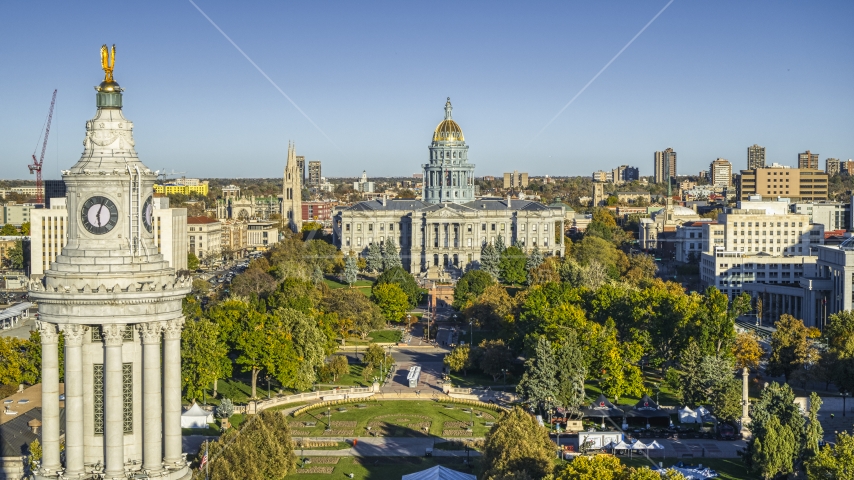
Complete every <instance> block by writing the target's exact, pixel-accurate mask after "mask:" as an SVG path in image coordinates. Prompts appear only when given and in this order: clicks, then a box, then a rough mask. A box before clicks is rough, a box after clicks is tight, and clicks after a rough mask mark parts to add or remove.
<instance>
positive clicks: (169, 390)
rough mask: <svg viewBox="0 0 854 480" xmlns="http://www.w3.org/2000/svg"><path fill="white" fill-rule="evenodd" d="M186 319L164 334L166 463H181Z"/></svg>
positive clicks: (168, 325) (169, 325) (173, 322)
mask: <svg viewBox="0 0 854 480" xmlns="http://www.w3.org/2000/svg"><path fill="white" fill-rule="evenodd" d="M183 324H184V319H177V320H170V321H168V322H166V326H165V329H164V330H163V443H164V447H165V448H164V459H163V460H164V462H165V463H167V464H175V463H178V462H180V461H181V327H182V325H183Z"/></svg>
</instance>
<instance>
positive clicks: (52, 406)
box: [37, 322, 60, 474]
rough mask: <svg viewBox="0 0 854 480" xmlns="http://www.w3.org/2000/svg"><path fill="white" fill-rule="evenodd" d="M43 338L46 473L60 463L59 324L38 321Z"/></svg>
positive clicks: (43, 464) (54, 471) (57, 467)
mask: <svg viewBox="0 0 854 480" xmlns="http://www.w3.org/2000/svg"><path fill="white" fill-rule="evenodd" d="M37 325H38V329H39V335H40V336H41V341H42V438H41V444H42V464H41V472H42V474H52V473H56V471H57V470H59V468H60V463H59V347H58V345H59V334H58V333H57V331H56V325H54V324H52V323H47V322H38V323H37Z"/></svg>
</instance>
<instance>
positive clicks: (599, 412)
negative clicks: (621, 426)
mask: <svg viewBox="0 0 854 480" xmlns="http://www.w3.org/2000/svg"><path fill="white" fill-rule="evenodd" d="M581 413H583V414H584V416H585V417H589V418H600V419H602V423H604V422H605V419H606V418H608V419H611V420H616V419H622V418H623V417H625V415H626V414H625V412H623V411H622V410H620V409H619V408H617V407H616V405H614V404H613V403H611V402H610V401H609V400H608V398H606V397H605V395H602V394H599V398H597V399H596V401H594V402H593V403H591V404H590V405H589V406H588V407H586V408H582V409H581Z"/></svg>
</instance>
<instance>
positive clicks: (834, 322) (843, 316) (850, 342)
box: [823, 310, 854, 393]
mask: <svg viewBox="0 0 854 480" xmlns="http://www.w3.org/2000/svg"><path fill="white" fill-rule="evenodd" d="M828 320H829V323H828V325H827V326H826V327H825V329H824V342H825V343H826V344H827V352H826V353H825V355H824V356H825V357H827V359H826V360H825V362H823V363H825V364H826V370H827V371H828V374H829V375H828V377H829V379H830V380H831V381H833V383H834V384H835V385H836V386H837V387H838V388H839V389H840V390H842V391H846V392H849V393H850V392H854V311H851V310H846V311H842V312H837V313H834V314H833V315H830V317H829V318H828Z"/></svg>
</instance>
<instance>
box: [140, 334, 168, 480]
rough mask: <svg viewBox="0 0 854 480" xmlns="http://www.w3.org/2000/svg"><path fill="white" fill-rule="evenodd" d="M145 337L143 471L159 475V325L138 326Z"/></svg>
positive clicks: (160, 426)
mask: <svg viewBox="0 0 854 480" xmlns="http://www.w3.org/2000/svg"><path fill="white" fill-rule="evenodd" d="M139 332H140V334H141V335H142V361H143V367H142V368H143V370H142V402H143V404H142V405H143V420H142V442H143V446H142V468H143V469H144V470H148V471H150V472H158V471H160V470H161V469H162V468H163V438H162V432H163V423H162V421H163V418H162V417H161V415H160V413H161V412H162V411H163V410H162V402H161V395H162V389H161V378H160V337H161V334H162V332H163V324H162V323H160V322H150V323H142V324H140V325H139Z"/></svg>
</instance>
